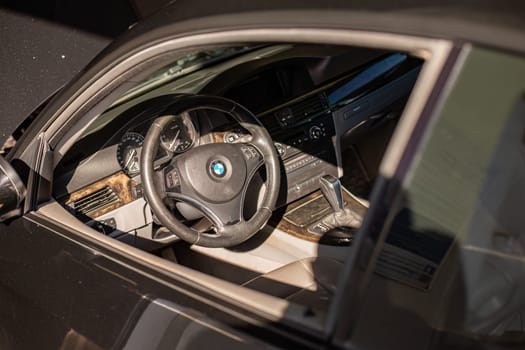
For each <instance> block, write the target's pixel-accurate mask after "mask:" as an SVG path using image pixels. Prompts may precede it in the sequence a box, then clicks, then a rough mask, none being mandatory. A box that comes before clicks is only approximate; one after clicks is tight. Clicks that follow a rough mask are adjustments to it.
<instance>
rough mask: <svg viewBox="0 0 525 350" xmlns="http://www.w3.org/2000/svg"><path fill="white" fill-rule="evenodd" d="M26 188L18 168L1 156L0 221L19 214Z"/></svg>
mask: <svg viewBox="0 0 525 350" xmlns="http://www.w3.org/2000/svg"><path fill="white" fill-rule="evenodd" d="M25 195H26V188H25V186H24V183H23V182H22V180H20V177H19V176H18V174H17V172H16V170H15V169H14V168H13V167H12V166H11V164H9V162H8V161H7V160H5V159H4V157H2V156H0V222H1V221H5V220H7V219H9V218H11V217H13V216H16V215H19V214H20V211H21V208H20V205H21V204H22V200H24V198H25Z"/></svg>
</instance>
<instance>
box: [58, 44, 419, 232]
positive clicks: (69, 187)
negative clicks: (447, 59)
mask: <svg viewBox="0 0 525 350" xmlns="http://www.w3.org/2000/svg"><path fill="white" fill-rule="evenodd" d="M271 48H272V50H273V51H272V52H275V51H276V50H275V47H274V46H272V47H271ZM263 50H264V49H263ZM336 51H337V52H336V53H337V54H334V55H333V56H330V55H327V54H326V53H325V52H323V54H322V55H319V54H315V55H314V54H312V53H308V52H306V53H305V52H304V48H292V49H289V48H287V49H286V50H285V49H283V50H282V51H279V53H278V54H273V55H269V56H268V57H267V58H266V59H262V60H261V59H257V60H254V59H252V58H250V57H238V58H236V59H237V62H234V63H232V62H231V61H229V62H226V63H222V64H219V65H214V66H213V67H211V68H210V69H209V70H208V74H205V73H203V72H202V71H199V72H198V73H200V74H201V75H200V77H201V78H200V79H194V80H193V81H194V83H193V85H192V86H193V87H194V89H195V91H193V92H191V91H190V92H188V91H185V90H184V89H181V88H180V86H184V84H181V82H180V81H175V82H173V83H168V84H166V85H165V86H163V87H161V88H156V89H154V90H152V91H149V92H147V93H144V94H143V95H141V96H140V98H138V99H134V100H131V101H129V102H127V103H123V104H121V105H116V106H113V107H112V108H110V109H109V110H108V111H106V112H105V113H104V114H103V115H102V117H101V120H102V119H103V120H104V122H103V123H102V122H101V123H100V126H98V127H96V128H93V129H92V130H90V131H89V132H88V133H86V134H85V135H83V137H81V138H80V139H79V140H78V141H77V142H76V143H75V144H74V146H73V147H72V148H71V149H70V150H69V151H68V153H67V154H66V155H65V156H64V158H63V159H62V160H61V161H60V163H59V164H58V166H57V167H56V170H55V181H54V195H55V197H56V198H57V199H58V201H59V202H60V203H62V204H63V205H64V206H65V207H66V208H68V209H69V210H71V212H72V213H73V214H75V215H76V216H77V217H78V218H80V219H81V220H83V221H84V222H88V223H92V224H93V225H94V226H95V227H96V228H97V229H100V230H101V231H103V232H104V233H107V234H111V235H115V236H121V235H123V234H126V233H134V234H138V235H139V236H141V235H143V236H144V237H147V238H151V237H153V238H154V236H155V233H152V228H151V227H152V224H153V222H154V218H152V215H151V213H150V212H148V210H147V203H146V201H145V200H144V194H143V191H142V186H141V181H140V171H141V169H140V156H141V149H142V145H143V143H144V137H145V136H146V133H147V132H148V129H149V128H150V126H151V125H152V123H153V122H154V120H155V119H156V118H157V117H159V116H162V115H170V106H172V105H173V104H176V101H177V97H178V96H180V93H181V92H180V91H182V93H198V94H210V95H219V96H223V97H226V98H229V99H232V100H234V101H236V102H238V103H240V104H241V105H243V106H245V107H246V108H247V109H249V110H250V111H251V112H253V113H254V114H255V115H256V116H257V117H258V119H259V120H260V121H261V123H262V124H263V125H264V126H265V127H266V129H267V130H268V132H269V133H270V135H271V137H272V139H273V141H274V145H275V148H276V150H277V152H278V155H279V157H280V162H281V191H280V194H279V199H278V203H277V206H278V207H279V206H284V205H286V204H289V203H292V202H294V201H295V200H297V199H299V198H302V197H304V196H306V195H308V194H310V193H312V192H313V191H315V190H317V189H318V188H319V187H318V181H319V180H318V179H319V177H321V176H323V175H326V174H330V175H333V176H336V177H341V176H342V175H343V163H344V160H343V159H342V152H341V145H342V144H343V143H344V142H343V141H344V139H346V138H348V137H352V135H353V134H354V131H355V129H357V128H358V129H361V130H362V129H365V130H366V129H368V128H372V127H373V125H375V124H377V123H378V122H379V121H380V120H381V118H383V117H385V116H387V115H388V112H389V111H390V109H389V108H390V106H393V105H395V104H396V103H397V102H399V101H400V100H402V101H406V98H407V96H408V94H409V93H410V91H411V89H412V87H413V85H414V83H415V80H416V78H417V75H418V73H419V70H420V67H421V61H419V60H417V59H413V58H411V57H409V56H408V55H406V54H400V53H388V54H385V53H383V52H373V55H372V56H370V53H368V54H367V55H365V56H364V57H363V58H362V59H361V61H358V63H361V64H357V63H356V62H353V63H352V64H348V62H347V61H348V57H349V55H350V54H348V53H346V52H344V53H343V54H341V53H340V50H339V49H337V50H336ZM256 53H257V54H258V57H260V56H263V55H262V54H261V52H256ZM252 54H253V53H248V54H247V55H244V56H250V55H252ZM321 68H323V70H322V72H320V71H319V70H320V69H321ZM104 118H105V119H104ZM249 140H250V135H249V133H248V132H247V131H246V130H244V129H243V128H242V127H241V126H239V125H237V124H236V123H234V122H233V119H232V118H230V117H229V116H228V115H227V114H225V113H222V112H218V111H213V110H195V111H189V112H184V113H182V114H178V115H176V116H175V118H174V119H173V120H172V122H171V123H170V125H168V127H166V128H165V129H164V130H163V133H162V134H161V136H160V146H161V147H159V150H158V154H157V156H156V158H155V159H156V161H155V162H158V163H159V164H160V163H163V162H166V161H167V160H169V159H171V158H173V157H176V156H177V155H178V154H182V153H184V152H187V151H188V150H190V149H192V148H194V147H199V146H201V145H205V144H210V143H216V142H224V143H237V142H246V141H249ZM262 181H264V179H262ZM141 230H142V231H141ZM143 231H144V232H146V233H144V232H143ZM141 232H142V233H141Z"/></svg>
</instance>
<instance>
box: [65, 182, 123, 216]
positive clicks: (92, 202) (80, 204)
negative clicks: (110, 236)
mask: <svg viewBox="0 0 525 350" xmlns="http://www.w3.org/2000/svg"><path fill="white" fill-rule="evenodd" d="M118 202H120V198H119V197H118V196H117V194H116V193H115V192H114V191H113V189H112V188H111V187H109V186H106V187H104V188H101V189H100V190H98V191H95V192H93V193H90V194H88V195H87V196H85V197H82V198H80V199H78V200H76V201H74V202H72V203H71V206H72V207H73V209H74V210H75V211H76V212H77V213H78V214H83V215H87V216H89V214H90V213H93V212H96V211H98V210H100V209H104V208H106V207H108V206H110V205H113V204H116V203H118Z"/></svg>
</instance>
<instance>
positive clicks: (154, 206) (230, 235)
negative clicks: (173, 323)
mask: <svg viewBox="0 0 525 350" xmlns="http://www.w3.org/2000/svg"><path fill="white" fill-rule="evenodd" d="M199 109H212V110H217V111H221V112H224V113H226V114H229V115H230V116H232V117H233V119H234V120H235V121H236V122H237V123H238V124H240V126H242V127H243V128H244V129H246V130H247V131H248V132H249V133H250V134H251V135H252V141H251V142H250V146H253V147H255V149H256V150H257V151H258V152H259V153H260V155H261V156H262V160H263V164H264V165H265V168H266V183H265V184H266V189H265V193H264V195H263V199H262V201H261V203H260V205H258V209H257V211H256V213H255V214H253V216H252V217H251V218H250V219H249V220H247V221H246V220H243V219H242V217H241V220H240V221H239V222H236V223H232V224H227V225H219V227H216V233H213V234H210V233H201V232H198V231H195V230H193V229H191V228H190V227H188V226H186V225H185V224H183V223H182V222H181V221H180V220H178V219H177V218H176V217H175V215H174V214H173V213H172V212H171V210H170V209H169V208H168V207H167V206H166V205H165V203H164V201H163V198H164V197H163V195H162V193H159V187H162V186H156V178H157V176H156V171H155V169H154V160H155V156H156V154H157V151H158V148H159V144H160V135H161V133H162V130H163V128H164V127H165V126H166V125H167V124H168V123H169V122H170V120H171V118H173V116H175V115H178V114H181V113H183V112H188V111H192V110H199ZM168 111H169V112H168ZM199 147H200V146H197V147H196V150H197V152H198V148H199ZM175 158H177V156H175V157H174V159H175ZM140 162H141V169H142V171H141V179H142V185H143V188H144V194H145V196H146V199H147V201H148V203H149V205H150V207H151V210H152V211H153V213H154V214H155V216H156V217H157V219H158V220H159V221H160V223H161V224H162V225H164V226H165V227H166V228H167V229H168V230H169V231H170V232H172V233H173V234H174V235H176V236H178V237H179V238H181V239H182V240H184V241H186V242H188V243H190V244H196V245H200V246H205V247H230V246H234V245H237V244H240V243H242V242H244V241H246V240H247V239H248V238H250V237H251V236H253V235H254V234H255V233H256V232H258V231H259V230H260V229H262V228H263V227H264V225H266V223H267V222H268V219H269V218H270V216H271V215H272V211H273V209H274V207H275V204H276V202H277V198H278V195H279V188H280V165H279V157H278V155H277V152H276V150H275V147H274V145H273V141H272V138H271V136H270V134H269V133H268V131H267V130H266V128H265V127H264V126H263V125H262V124H261V122H260V121H259V120H258V119H257V117H255V116H254V115H253V114H252V113H251V112H250V111H249V110H247V109H246V108H244V107H243V106H241V105H240V104H238V103H236V102H234V101H231V100H228V99H226V98H223V97H217V96H206V95H184V96H178V97H177V100H176V102H174V103H173V104H171V105H170V106H168V108H167V109H166V111H165V112H164V113H163V114H162V116H161V117H159V118H157V119H156V120H155V121H154V122H153V124H152V125H151V127H150V129H149V130H148V133H147V135H146V137H145V139H144V144H143V147H142V154H141V159H140ZM206 170H207V169H202V171H206ZM246 181H249V178H247V179H246ZM244 194H245V193H243V196H244ZM186 199H187V201H185V200H181V198H178V200H180V201H182V202H186V203H187V204H190V205H192V206H195V202H194V201H193V200H192V199H191V198H186ZM188 200H189V201H188ZM242 201H243V200H242ZM199 209H202V208H199ZM205 214H206V212H205ZM211 214H213V213H211ZM205 216H207V217H209V216H208V215H205ZM212 221H213V220H212Z"/></svg>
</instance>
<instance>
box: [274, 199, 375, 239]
mask: <svg viewBox="0 0 525 350" xmlns="http://www.w3.org/2000/svg"><path fill="white" fill-rule="evenodd" d="M322 196H323V194H322V192H321V191H320V190H317V191H315V192H313V193H311V194H309V195H307V196H305V197H303V198H301V199H298V200H296V201H295V202H292V203H290V204H288V205H287V206H286V207H285V209H284V214H282V215H279V216H278V217H277V218H276V217H275V216H274V218H272V220H271V221H270V224H271V225H272V226H273V227H275V228H277V229H279V230H281V231H283V232H285V233H288V234H290V235H292V236H295V237H298V238H301V239H304V240H306V241H310V242H316V243H318V242H319V240H320V239H321V238H322V236H320V235H316V234H314V233H311V232H308V225H306V226H303V227H301V226H298V225H295V224H293V223H292V222H290V221H289V220H287V219H286V218H285V216H286V215H287V214H288V213H289V212H290V211H292V210H294V209H296V208H298V207H299V206H301V205H303V204H305V203H307V202H309V201H312V200H314V199H317V198H319V197H322ZM343 199H344V202H345V206H346V207H348V208H351V209H352V210H354V211H356V212H357V213H359V214H361V215H364V214H365V212H366V209H367V208H366V207H365V206H363V205H362V204H361V203H358V202H357V201H356V200H355V199H354V198H352V196H350V195H349V194H348V193H347V192H346V191H343ZM314 222H316V220H314V221H313V222H312V223H314Z"/></svg>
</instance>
